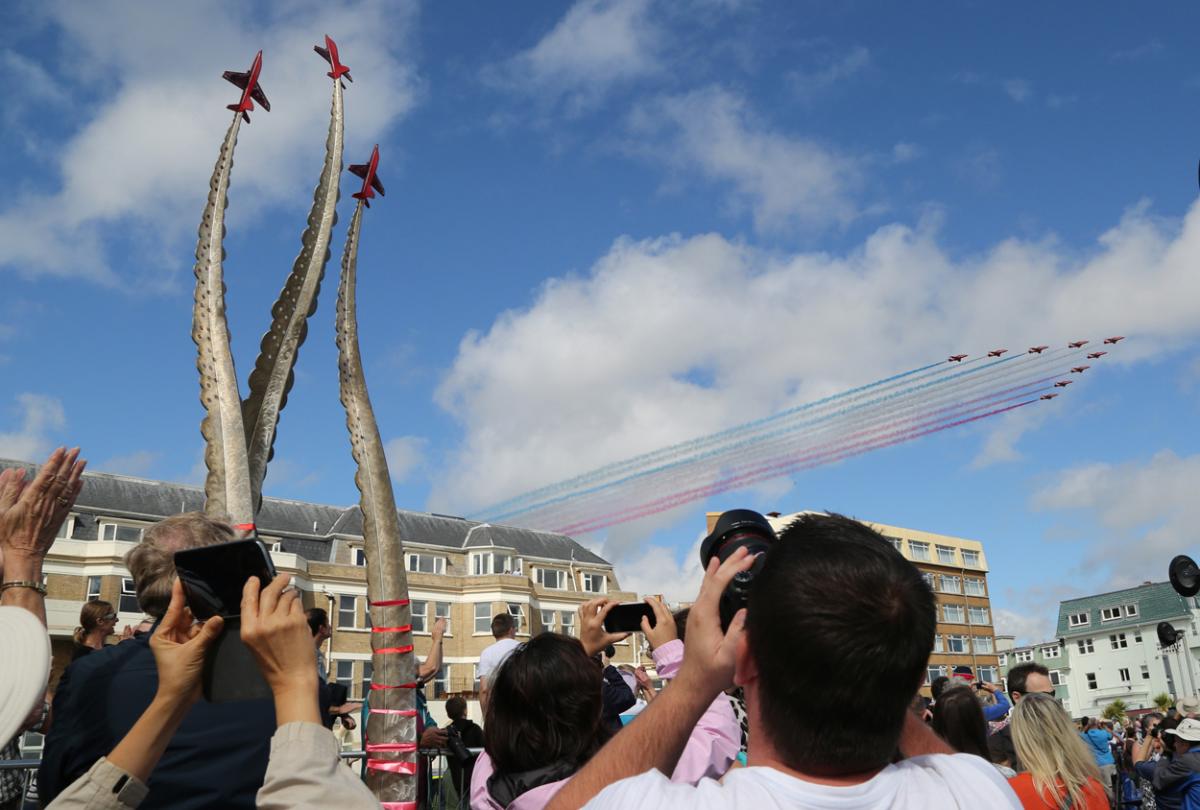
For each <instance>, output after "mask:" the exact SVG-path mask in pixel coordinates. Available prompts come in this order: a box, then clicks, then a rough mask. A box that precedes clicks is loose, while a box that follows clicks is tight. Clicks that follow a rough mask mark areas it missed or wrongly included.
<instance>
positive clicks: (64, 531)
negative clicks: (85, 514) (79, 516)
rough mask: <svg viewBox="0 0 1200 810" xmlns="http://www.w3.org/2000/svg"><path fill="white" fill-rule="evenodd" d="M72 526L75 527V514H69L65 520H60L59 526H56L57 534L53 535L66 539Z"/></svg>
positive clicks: (69, 535)
mask: <svg viewBox="0 0 1200 810" xmlns="http://www.w3.org/2000/svg"><path fill="white" fill-rule="evenodd" d="M74 528H75V516H74V515H71V516H70V517H68V518H67V519H66V520H64V521H63V522H62V525H61V526H59V527H58V534H56V535H55V537H58V538H61V539H63V540H66V539H68V538H70V537H71V533H72V530H73V529H74Z"/></svg>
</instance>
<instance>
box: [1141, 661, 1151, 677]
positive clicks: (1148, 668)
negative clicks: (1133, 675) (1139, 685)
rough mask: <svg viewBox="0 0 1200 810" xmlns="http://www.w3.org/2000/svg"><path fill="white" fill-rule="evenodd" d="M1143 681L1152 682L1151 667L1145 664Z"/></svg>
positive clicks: (1143, 666) (1143, 665)
mask: <svg viewBox="0 0 1200 810" xmlns="http://www.w3.org/2000/svg"><path fill="white" fill-rule="evenodd" d="M1142 680H1143V681H1148V680H1150V667H1148V666H1146V665H1145V664H1142Z"/></svg>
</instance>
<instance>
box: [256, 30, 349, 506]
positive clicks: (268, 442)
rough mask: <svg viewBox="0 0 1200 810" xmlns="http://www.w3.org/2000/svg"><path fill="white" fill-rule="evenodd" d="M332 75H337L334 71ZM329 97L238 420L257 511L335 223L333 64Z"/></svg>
mask: <svg viewBox="0 0 1200 810" xmlns="http://www.w3.org/2000/svg"><path fill="white" fill-rule="evenodd" d="M325 45H326V48H322V47H321V46H319V45H316V46H313V50H315V51H316V52H317V53H318V54H320V55H321V56H323V57H324V58H325V59H326V60H329V52H330V50H332V53H333V61H334V62H336V60H337V46H336V45H335V44H334V43H333V40H331V39H330V38H329V37H328V36H326V37H325ZM335 74H336V75H335ZM328 75H330V76H332V77H333V100H332V101H331V102H330V108H329V135H328V137H327V138H326V139H325V165H324V167H323V168H322V170H321V179H320V181H318V183H317V188H316V191H314V192H313V204H312V209H311V210H310V211H309V213H308V227H306V228H305V229H304V233H303V234H302V235H301V237H300V255H299V256H297V257H296V261H295V263H293V265H292V272H291V275H289V276H288V279H287V283H286V284H284V287H283V290H281V291H280V293H279V298H278V300H276V301H275V305H274V306H273V307H271V327H270V329H268V330H267V333H266V334H265V335H263V339H262V344H261V347H260V350H259V354H258V359H257V360H256V361H255V363H254V371H252V372H251V373H250V385H249V388H250V390H249V392H248V393H247V395H246V401H245V402H243V403H242V421H243V423H244V425H245V430H246V448H247V456H248V464H249V469H250V473H249V476H250V491H251V497H252V498H253V501H254V508H255V509H256V510H257V509H258V507H259V506H260V505H261V504H262V485H263V479H264V478H266V475H267V464H268V462H270V460H271V457H272V456H273V455H274V452H275V432H276V429H277V428H276V426H277V424H278V422H279V414H280V412H281V411H282V410H283V409H284V406H286V405H287V397H288V392H289V391H291V390H292V383H293V382H294V380H295V375H294V372H293V369H294V368H295V366H296V360H297V358H298V357H299V355H300V346H301V345H302V344H303V343H304V339H305V338H306V337H307V336H308V319H309V317H311V316H312V314H313V313H314V312H316V311H317V296H318V295H319V294H320V292H321V281H322V279H324V277H325V265H326V263H327V262H328V261H329V240H330V235H331V234H332V232H333V226H334V225H335V224H336V223H337V203H338V198H339V196H340V193H339V183H338V181H339V180H340V179H341V174H342V147H343V131H344V127H345V114H344V109H343V102H342V83H341V81H339V77H340V76H342V75H345V76H346V78H347V79H349V78H350V74H349V68H347V67H346V66H344V65H341V64H337V65H335V69H334V71H332V72H330V73H329V74H328Z"/></svg>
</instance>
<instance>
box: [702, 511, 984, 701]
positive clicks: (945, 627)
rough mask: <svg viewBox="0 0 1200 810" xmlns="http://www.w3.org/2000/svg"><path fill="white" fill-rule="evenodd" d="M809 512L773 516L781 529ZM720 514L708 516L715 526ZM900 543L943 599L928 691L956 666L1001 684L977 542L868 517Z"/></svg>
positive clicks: (870, 523)
mask: <svg viewBox="0 0 1200 810" xmlns="http://www.w3.org/2000/svg"><path fill="white" fill-rule="evenodd" d="M801 514H804V513H803V512H796V513H793V514H789V515H782V514H779V513H776V512H772V513H771V514H769V515H768V516H767V518H768V520H770V521H771V525H772V526H774V527H775V530H776V531H780V530H782V529H783V528H784V527H785V526H787V525H788V524H789V523H791V522H792V521H793V520H795V519H796V518H797V517H799V516H800V515H801ZM719 516H720V513H719V512H712V513H709V515H708V526H709V530H710V531H711V530H712V526H713V524H714V523H716V519H717V517H719ZM864 523H866V524H867V525H868V526H871V527H872V528H873V529H875V530H876V531H878V532H879V533H880V534H882V535H883V536H884V537H886V538H887V539H888V541H889V542H890V543H891V544H892V545H893V546H895V547H896V550H897V551H899V552H900V553H901V554H903V555H904V557H905V559H907V560H909V561H911V562H912V563H913V564H914V565H915V566H916V567H917V568H918V569H919V570H920V571H921V575H922V576H923V577H924V578H925V581H926V582H927V583H929V587H930V588H931V589H933V592H934V595H935V597H936V599H937V611H938V613H937V616H938V624H937V635H936V636H935V637H934V646H933V654H932V655H931V656H930V658H929V667H928V671H927V676H926V681H925V689H924V690H923V691H924V692H925V694H928V686H929V684H930V683H931V682H932V681H933V679H934V678H937V677H938V676H940V675H949V674H950V673H951V672H953V670H954V667H956V666H960V665H964V664H965V665H967V666H970V667H971V669H972V671H974V672H975V674H976V676H977V677H978V678H980V679H982V680H985V681H989V682H991V683H998V682H999V680H1000V672H999V668H998V659H997V656H996V640H995V633H994V631H993V629H992V610H991V601H990V599H989V598H988V584H987V575H988V567H987V558H986V557H985V555H984V552H983V544H982V543H980V542H979V541H977V540H967V539H964V538H961V537H951V536H950V535H945V534H934V533H933V532H927V531H922V530H920V529H907V528H903V527H900V526H891V525H889V524H886V523H875V522H873V521H864Z"/></svg>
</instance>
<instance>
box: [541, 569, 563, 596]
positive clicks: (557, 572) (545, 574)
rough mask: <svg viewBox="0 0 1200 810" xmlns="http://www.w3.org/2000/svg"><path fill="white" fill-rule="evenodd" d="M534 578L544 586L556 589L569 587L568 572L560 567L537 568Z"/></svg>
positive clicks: (560, 589) (561, 589)
mask: <svg viewBox="0 0 1200 810" xmlns="http://www.w3.org/2000/svg"><path fill="white" fill-rule="evenodd" d="M534 580H535V581H536V582H537V584H538V585H541V586H542V587H543V588H549V589H550V590H555V591H565V590H566V589H567V572H566V571H563V570H561V569H558V568H535V569H534Z"/></svg>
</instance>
